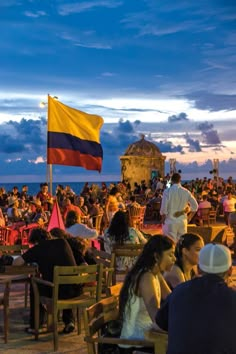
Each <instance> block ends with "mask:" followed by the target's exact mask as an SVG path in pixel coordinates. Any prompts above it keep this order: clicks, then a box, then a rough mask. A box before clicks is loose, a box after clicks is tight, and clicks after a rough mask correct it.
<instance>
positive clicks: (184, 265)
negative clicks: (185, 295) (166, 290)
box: [164, 233, 204, 289]
mask: <svg viewBox="0 0 236 354" xmlns="http://www.w3.org/2000/svg"><path fill="white" fill-rule="evenodd" d="M203 246H204V242H203V239H202V237H201V236H200V235H198V234H192V233H186V234H184V235H182V236H181V237H180V239H179V241H178V242H177V244H176V248H175V257H176V261H175V264H174V266H173V267H172V269H171V271H170V272H166V273H165V274H164V278H165V279H166V281H167V283H168V285H169V286H170V287H171V289H173V288H175V287H176V286H177V285H178V284H180V283H183V282H185V281H187V280H191V279H192V278H194V277H195V276H196V272H195V270H194V268H195V267H196V266H197V264H198V256H199V252H200V250H201V249H202V247H203Z"/></svg>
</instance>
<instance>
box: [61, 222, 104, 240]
mask: <svg viewBox="0 0 236 354" xmlns="http://www.w3.org/2000/svg"><path fill="white" fill-rule="evenodd" d="M66 232H68V233H69V234H70V235H71V236H74V237H81V238H86V239H88V238H92V239H94V238H97V237H98V232H97V230H95V229H90V228H89V227H88V226H86V225H84V224H74V225H72V226H70V227H68V228H67V229H66Z"/></svg>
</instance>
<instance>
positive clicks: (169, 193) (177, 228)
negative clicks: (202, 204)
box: [160, 173, 198, 242]
mask: <svg viewBox="0 0 236 354" xmlns="http://www.w3.org/2000/svg"><path fill="white" fill-rule="evenodd" d="M180 180H181V176H180V174H179V173H174V174H173V175H172V178H171V182H172V186H171V187H170V188H168V189H165V191H164V193H163V198H162V203H161V210H160V214H161V216H162V221H163V225H162V231H163V233H164V234H165V235H167V236H170V237H172V238H173V239H174V241H175V242H177V241H178V239H179V238H180V236H181V235H183V234H185V233H186V232H187V225H188V219H187V213H188V212H190V211H192V212H196V211H197V209H198V204H197V201H196V199H195V198H194V197H193V195H192V194H191V193H190V191H188V190H187V189H185V188H183V187H182V186H181V184H180Z"/></svg>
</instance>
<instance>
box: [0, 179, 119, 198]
mask: <svg viewBox="0 0 236 354" xmlns="http://www.w3.org/2000/svg"><path fill="white" fill-rule="evenodd" d="M92 183H93V184H97V185H99V186H101V182H91V183H89V185H91V184H92ZM110 183H117V181H116V182H114V181H111V182H106V185H107V186H109V185H110ZM58 184H61V185H62V186H64V187H65V186H67V185H69V186H70V187H71V188H72V190H73V191H74V192H75V193H76V194H80V192H81V191H82V189H83V186H84V182H64V183H63V182H59V183H58V182H56V183H53V184H52V190H53V195H55V191H56V188H57V185H58ZM24 185H27V186H28V188H29V192H28V194H29V195H36V194H37V193H38V192H39V191H40V183H1V185H0V187H3V188H5V190H6V191H7V192H10V191H12V188H13V187H14V186H17V187H18V189H19V191H21V188H22V186H24Z"/></svg>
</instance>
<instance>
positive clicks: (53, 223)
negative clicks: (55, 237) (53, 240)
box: [47, 201, 65, 231]
mask: <svg viewBox="0 0 236 354" xmlns="http://www.w3.org/2000/svg"><path fill="white" fill-rule="evenodd" d="M54 227H59V228H60V229H62V230H65V225H64V222H63V219H62V216H61V212H60V208H59V205H58V203H57V201H55V202H54V205H53V209H52V215H51V217H50V220H49V223H48V229H47V231H51V230H52V229H53V228H54Z"/></svg>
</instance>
